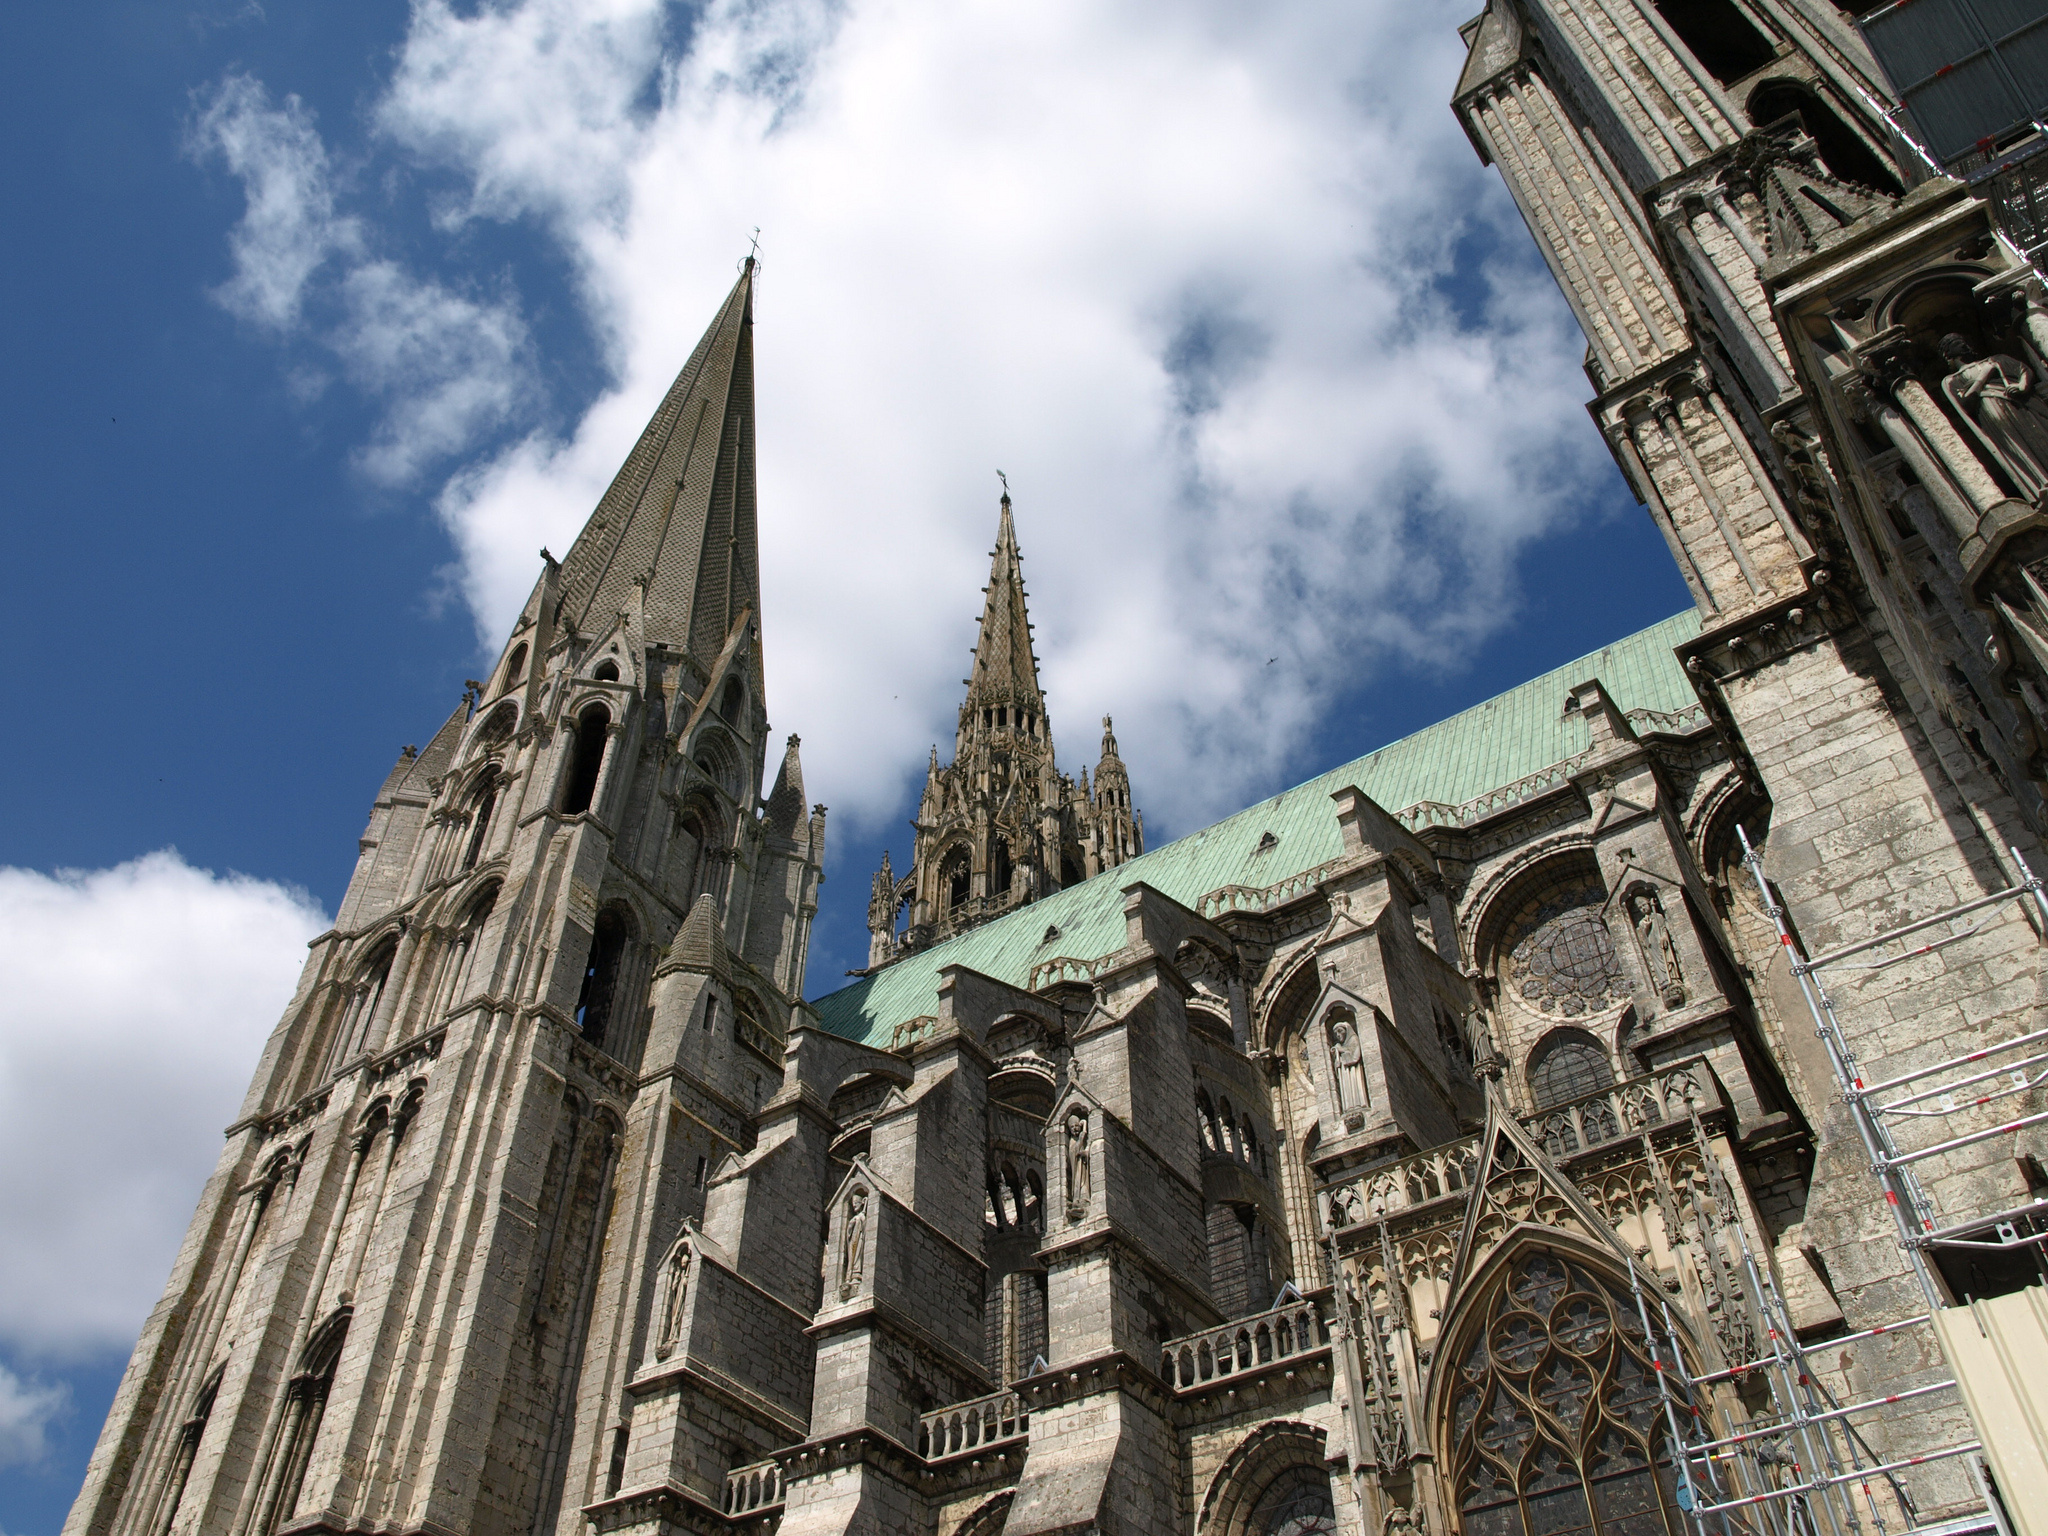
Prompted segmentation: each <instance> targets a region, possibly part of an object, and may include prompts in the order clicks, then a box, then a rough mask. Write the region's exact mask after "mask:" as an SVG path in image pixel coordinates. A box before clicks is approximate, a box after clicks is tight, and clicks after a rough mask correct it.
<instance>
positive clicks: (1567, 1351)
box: [1439, 1250, 1687, 1536]
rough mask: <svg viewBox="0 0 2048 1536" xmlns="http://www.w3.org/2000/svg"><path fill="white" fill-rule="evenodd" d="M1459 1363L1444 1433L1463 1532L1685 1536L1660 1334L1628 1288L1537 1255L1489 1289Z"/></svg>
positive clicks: (1473, 1314)
mask: <svg viewBox="0 0 2048 1536" xmlns="http://www.w3.org/2000/svg"><path fill="white" fill-rule="evenodd" d="M1658 1347H1659V1349H1660V1351H1668V1350H1669V1349H1670V1348H1671V1347H1672V1346H1671V1344H1670V1342H1669V1341H1668V1340H1660V1341H1659V1344H1658ZM1450 1359H1451V1360H1453V1361H1455V1362H1456V1364H1455V1366H1454V1367H1453V1375H1452V1378H1451V1388H1450V1401H1449V1405H1448V1410H1447V1413H1446V1418H1445V1422H1443V1423H1442V1424H1440V1426H1439V1433H1440V1434H1441V1435H1442V1436H1443V1437H1444V1439H1445V1440H1446V1441H1447V1442H1448V1443H1447V1445H1446V1446H1445V1450H1446V1451H1447V1453H1448V1454H1447V1456H1446V1458H1445V1460H1446V1462H1447V1464H1448V1465H1449V1467H1450V1469H1451V1476H1452V1485H1451V1486H1452V1501H1453V1503H1454V1505H1455V1506H1456V1508H1457V1511H1458V1517H1459V1524H1460V1527H1461V1529H1462V1530H1463V1532H1464V1536H1537V1533H1547V1532H1558V1533H1564V1532H1571V1533H1574V1536H1576V1533H1581V1532H1583V1533H1585V1536H1682V1533H1683V1532H1684V1531H1685V1530H1686V1529H1687V1527H1686V1526H1685V1524H1684V1523H1683V1520H1682V1518H1681V1516H1680V1515H1679V1513H1678V1511H1677V1509H1676V1508H1675V1507H1674V1506H1675V1501H1674V1499H1673V1496H1672V1487H1673V1481H1674V1472H1673V1468H1672V1463H1671V1449H1670V1444H1669V1441H1668V1439H1667V1437H1666V1435H1665V1420H1664V1408H1663V1400H1662V1398H1661V1397H1660V1395H1659V1392H1658V1387H1657V1376H1656V1371H1655V1367H1654V1365H1653V1364H1652V1361H1651V1355H1650V1349H1649V1343H1648V1340H1647V1339H1646V1338H1645V1337H1644V1334H1643V1329H1642V1324H1641V1321H1640V1320H1639V1315H1638V1313H1637V1312H1636V1309H1635V1304H1634V1302H1633V1301H1632V1300H1631V1299H1630V1298H1629V1296H1628V1295H1627V1293H1626V1292H1625V1291H1623V1290H1622V1289H1621V1288H1620V1287H1619V1286H1617V1285H1616V1284H1614V1283H1613V1282H1611V1281H1609V1280H1608V1279H1606V1278H1605V1277H1604V1276H1601V1275H1597V1274H1595V1273H1594V1272H1593V1271H1592V1270H1591V1269H1590V1268H1588V1267H1586V1266H1584V1265H1582V1264H1579V1263H1577V1262H1575V1261H1573V1260H1570V1259H1566V1258H1563V1257H1561V1256H1559V1255H1557V1254H1555V1253H1550V1252H1546V1251H1541V1250H1539V1251H1536V1252H1533V1253H1529V1254H1527V1255H1525V1256H1524V1257H1522V1258H1520V1259H1519V1260H1517V1261H1516V1262H1514V1263H1513V1264H1511V1265H1507V1266H1503V1267H1502V1268H1501V1269H1500V1270H1499V1271H1498V1272H1497V1274H1496V1277H1495V1279H1494V1280H1493V1282H1492V1283H1491V1284H1490V1285H1488V1286H1487V1287H1486V1289H1485V1290H1484V1291H1482V1293H1481V1298H1480V1300H1479V1301H1478V1303H1477V1304H1476V1305H1475V1306H1474V1307H1473V1308H1472V1310H1471V1311H1469V1312H1468V1313H1467V1317H1466V1322H1465V1324H1464V1326H1463V1327H1462V1328H1461V1330H1460V1338H1459V1341H1458V1342H1457V1343H1456V1345H1455V1346H1454V1347H1453V1350H1452V1351H1451V1354H1450ZM1666 1379H1667V1381H1669V1382H1670V1384H1671V1388H1672V1390H1673V1391H1674V1392H1675V1393H1677V1394H1679V1396H1680V1400H1681V1402H1682V1401H1683V1398H1684V1388H1683V1386H1682V1385H1681V1384H1680V1383H1679V1381H1678V1380H1677V1379H1676V1378H1673V1377H1670V1376H1668V1375H1667V1377H1666Z"/></svg>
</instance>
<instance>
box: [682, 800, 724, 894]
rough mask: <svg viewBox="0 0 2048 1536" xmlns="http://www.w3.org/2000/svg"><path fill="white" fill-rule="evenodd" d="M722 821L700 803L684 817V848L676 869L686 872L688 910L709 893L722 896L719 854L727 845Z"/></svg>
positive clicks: (684, 883)
mask: <svg viewBox="0 0 2048 1536" xmlns="http://www.w3.org/2000/svg"><path fill="white" fill-rule="evenodd" d="M719 820H720V818H719V817H718V816H717V814H716V813H715V812H713V811H712V810H711V809H710V808H709V807H708V806H707V805H705V804H703V803H702V802H701V801H700V802H697V803H695V804H692V805H691V806H690V808H689V809H688V810H687V811H685V812H684V813H683V819H682V824H681V825H680V826H679V827H678V828H677V829H676V830H677V831H678V832H679V833H680V834H681V835H682V837H683V839H684V845H683V846H680V847H679V848H678V850H677V852H678V864H677V866H676V867H677V868H679V869H682V870H684V871H686V874H685V878H684V881H683V904H684V906H686V907H687V906H689V905H691V904H693V903H694V902H695V901H696V900H697V898H698V897H699V896H701V895H703V894H704V893H705V892H707V891H708V892H710V893H711V894H712V895H713V896H716V895H717V894H718V854H719V851H720V849H721V847H722V846H723V843H724V839H723V838H722V837H721V836H720V835H719V825H718V824H719ZM683 861H687V862H683Z"/></svg>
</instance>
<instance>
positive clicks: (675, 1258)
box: [654, 1242, 690, 1360]
mask: <svg viewBox="0 0 2048 1536" xmlns="http://www.w3.org/2000/svg"><path fill="white" fill-rule="evenodd" d="M689 1296H690V1245H689V1244H688V1243H686V1242H685V1243H677V1244H676V1245H675V1247H674V1249H673V1250H671V1251H670V1253H669V1256H668V1263H666V1264H664V1265H663V1266H662V1272H661V1331H660V1332H659V1333H658V1334H656V1335H655V1344H654V1358H655V1359H657V1360H666V1359H667V1358H668V1357H669V1356H670V1355H672V1354H674V1353H675V1348H676V1345H677V1344H679V1343H681V1342H682V1337H683V1303H684V1302H685V1301H687V1300H688V1299H689Z"/></svg>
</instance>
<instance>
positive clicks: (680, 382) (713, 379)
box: [560, 256, 760, 669]
mask: <svg viewBox="0 0 2048 1536" xmlns="http://www.w3.org/2000/svg"><path fill="white" fill-rule="evenodd" d="M759 572H760V555H759V549H758V545H757V542H756V535H755V527H754V260H753V258H752V257H751V256H750V257H748V258H747V260H746V262H745V264H744V265H743V266H742V267H741V269H740V277H739V281H738V282H736V283H734V284H733V287H732V292H731V293H729V294H728V295H726V300H725V304H724V305H723V307H722V308H720V310H719V312H718V316H717V318H716V319H714V320H713V321H712V322H711V328H710V329H709V330H707V331H706V332H705V333H704V337H703V340H701V341H699V342H698V343H697V349H696V351H694V352H692V353H691V354H690V360H689V362H687V363H685V364H684V365H683V371H682V372H681V373H679V374H677V375H676V380H675V383H673V384H671V385H670V386H669V390H668V393H667V395H665V396H664V397H663V398H662V402H661V405H660V407H659V408H658V409H657V410H656V411H655V413H654V417H653V419H652V420H650V421H649V422H648V423H647V428H646V430H645V431H643V432H642V433H641V434H640V440H639V442H637V443H636V444H634V446H633V451H632V452H631V453H630V454H628V455H627V456H626V462H625V464H624V465H623V466H621V467H620V469H619V473H618V475H617V477H616V478H615V479H614V480H613V481H612V483H611V488H610V489H609V490H607V491H606V492H605V493H604V496H603V498H602V499H601V500H600V501H599V502H598V504H597V510H596V511H595V512H593V513H592V514H591V516H590V521H589V522H588V523H587V524H585V525H584V529H583V532H582V533H580V534H578V535H577V538H576V542H575V544H574V545H572V546H571V547H570V550H569V553H568V555H567V557H566V558H565V559H564V560H563V561H562V574H561V593H562V597H561V608H560V615H561V622H562V623H564V624H567V625H571V626H573V627H574V628H575V629H576V630H577V631H578V632H579V633H582V634H586V635H587V634H590V633H592V632H593V631H597V630H602V629H603V628H605V627H606V626H607V625H608V624H609V623H610V622H611V620H612V618H613V616H614V615H616V614H617V613H618V612H619V611H620V610H621V609H623V608H624V607H625V606H626V603H627V599H628V595H629V591H630V589H631V587H632V586H633V584H634V583H635V582H636V581H640V580H642V579H645V581H646V583H647V596H646V638H647V640H648V641H649V642H653V643H666V644H669V645H676V646H681V647H684V648H686V649H687V650H688V651H689V653H690V654H691V656H692V657H693V658H695V659H696V660H697V661H698V662H699V663H700V664H701V665H702V666H704V667H705V668H706V669H709V667H710V666H711V665H712V663H714V662H715V661H716V660H717V657H718V654H719V652H720V650H721V649H722V648H723V647H724V644H725V640H726V636H727V633H728V632H729V631H730V629H731V627H732V624H733V621H734V620H735V619H736V618H737V617H738V616H739V615H740V614H741V613H743V612H746V611H747V610H749V609H754V608H757V607H758V605H759V601H760V597H759V594H760V583H759Z"/></svg>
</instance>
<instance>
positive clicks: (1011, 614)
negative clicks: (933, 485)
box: [965, 488, 1045, 715]
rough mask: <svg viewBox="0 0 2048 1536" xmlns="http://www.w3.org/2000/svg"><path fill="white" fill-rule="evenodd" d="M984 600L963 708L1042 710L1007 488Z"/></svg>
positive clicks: (1042, 698)
mask: <svg viewBox="0 0 2048 1536" xmlns="http://www.w3.org/2000/svg"><path fill="white" fill-rule="evenodd" d="M987 591H988V601H987V602H986V603H985V604H984V605H983V606H982V610H981V634H980V637H979V639H978V640H977V641H976V643H975V647H974V675H973V676H972V677H970V678H969V679H968V680H967V701H966V705H965V707H966V708H968V709H984V708H987V707H989V706H991V705H997V706H1000V705H1006V704H1007V705H1022V706H1023V707H1025V708H1026V709H1030V710H1034V711H1036V712H1037V713H1039V714H1041V715H1042V714H1044V712H1045V694H1044V692H1043V691H1042V690H1041V689H1040V688H1039V686H1038V658H1037V657H1036V656H1034V655H1032V654H1031V618H1030V615H1029V614H1027V613H1026V612H1025V609H1024V566H1023V558H1022V556H1021V555H1019V553H1018V551H1017V526H1016V524H1015V523H1014V522H1012V521H1011V518H1010V493H1009V490H1008V489H1007V488H1005V489H1004V491H1003V500H1002V514H1001V517H1000V519H999V521H998V522H997V524H996V547H995V549H994V551H993V559H992V563H991V565H990V568H989V577H988V588H987Z"/></svg>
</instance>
